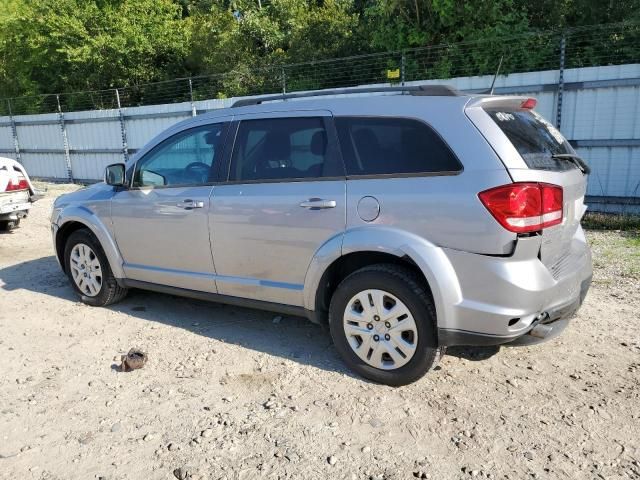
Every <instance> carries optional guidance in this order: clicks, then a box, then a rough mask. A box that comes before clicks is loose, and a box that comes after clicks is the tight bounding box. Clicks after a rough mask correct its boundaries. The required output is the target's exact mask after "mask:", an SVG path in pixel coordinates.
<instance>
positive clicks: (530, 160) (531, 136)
mask: <svg viewBox="0 0 640 480" xmlns="http://www.w3.org/2000/svg"><path fill="white" fill-rule="evenodd" d="M486 112H487V113H488V114H489V116H490V117H491V118H492V119H493V121H494V122H496V124H497V125H498V126H499V127H500V129H501V130H502V131H503V132H504V134H505V135H506V136H507V137H508V138H509V140H511V143H512V144H513V146H514V147H516V150H518V153H520V155H521V156H522V158H523V160H524V162H525V163H526V164H527V166H528V167H529V168H532V169H535V170H554V171H564V170H571V169H573V168H576V166H575V165H574V164H573V163H572V162H568V161H566V160H559V159H554V158H553V157H552V156H553V155H557V154H566V153H574V152H573V150H572V148H571V146H570V145H569V142H567V140H565V138H564V137H563V136H562V134H561V133H560V132H559V131H558V129H557V128H556V127H554V126H553V125H552V124H551V123H549V122H548V121H547V120H545V119H544V118H543V117H542V116H540V115H539V114H538V113H536V112H533V111H531V110H510V111H503V110H487V111H486Z"/></svg>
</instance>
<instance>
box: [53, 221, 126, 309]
mask: <svg viewBox="0 0 640 480" xmlns="http://www.w3.org/2000/svg"><path fill="white" fill-rule="evenodd" d="M64 261H65V271H66V272H67V276H68V277H69V280H71V284H72V286H73V288H74V290H75V291H76V292H77V293H78V294H79V295H80V298H81V300H82V302H84V303H86V304H87V305H92V306H96V307H102V306H105V305H110V304H112V303H116V302H119V301H120V300H122V299H123V298H124V297H125V295H126V294H127V289H126V288H122V287H120V286H119V285H118V283H117V282H116V279H115V277H114V276H113V272H112V271H111V268H110V266H109V262H108V261H107V257H106V255H105V254H104V251H103V250H102V247H101V246H100V242H99V241H98V239H97V238H96V237H95V235H94V234H93V233H91V232H90V231H89V230H85V229H81V230H76V231H75V232H73V233H72V234H71V235H70V236H69V238H68V239H67V243H66V245H65V249H64Z"/></svg>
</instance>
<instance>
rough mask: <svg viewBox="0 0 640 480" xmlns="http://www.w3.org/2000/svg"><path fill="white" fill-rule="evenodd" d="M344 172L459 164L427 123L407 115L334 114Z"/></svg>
mask: <svg viewBox="0 0 640 480" xmlns="http://www.w3.org/2000/svg"><path fill="white" fill-rule="evenodd" d="M336 127H337V129H338V137H339V139H340V147H341V148H342V155H343V157H344V161H345V164H346V169H347V175H352V176H354V175H393V174H419V173H448V172H458V171H460V170H462V165H461V164H460V162H459V161H458V159H457V158H456V157H455V155H454V154H453V152H452V151H451V149H449V147H448V146H447V145H446V144H445V143H444V141H443V140H442V139H441V138H440V136H439V135H438V134H437V133H436V132H435V131H434V130H433V129H432V128H431V127H429V126H428V125H427V124H425V123H423V122H420V121H418V120H414V119H409V118H393V117H380V118H369V117H336Z"/></svg>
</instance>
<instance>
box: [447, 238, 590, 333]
mask: <svg viewBox="0 0 640 480" xmlns="http://www.w3.org/2000/svg"><path fill="white" fill-rule="evenodd" d="M539 245H540V243H539V240H537V239H536V238H531V239H519V240H518V245H517V247H516V250H515V252H514V254H513V255H512V256H510V257H490V256H485V255H476V254H470V253H466V252H459V251H446V253H447V256H448V257H449V260H450V262H451V264H452V266H453V268H454V270H455V272H456V275H457V282H458V285H459V288H460V294H461V299H460V301H459V302H458V303H457V304H456V305H453V306H450V308H449V309H448V311H447V313H448V315H447V316H446V318H438V341H439V343H440V344H441V345H448V346H449V345H501V344H512V345H531V344H535V343H540V342H543V341H547V340H549V339H551V338H554V337H555V336H557V335H559V334H560V332H562V330H564V328H565V327H566V326H567V324H568V322H569V319H570V318H571V317H573V316H574V314H575V313H576V311H577V310H578V309H579V308H580V305H581V304H582V302H583V300H584V298H585V296H586V294H587V291H588V290H589V286H590V284H591V275H592V266H591V251H590V249H589V246H588V244H587V242H586V239H585V238H584V234H583V232H582V230H581V229H578V231H577V232H576V235H575V237H574V239H573V241H572V244H571V249H570V252H568V254H567V256H566V260H565V261H564V263H563V265H562V269H560V270H554V269H550V268H548V267H546V266H545V265H544V264H543V263H542V262H541V261H540V260H539V259H538V258H537V254H538V253H537V252H538V249H539Z"/></svg>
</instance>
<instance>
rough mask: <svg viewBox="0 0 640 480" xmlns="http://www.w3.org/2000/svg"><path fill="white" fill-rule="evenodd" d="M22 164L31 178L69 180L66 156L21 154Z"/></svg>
mask: <svg viewBox="0 0 640 480" xmlns="http://www.w3.org/2000/svg"><path fill="white" fill-rule="evenodd" d="M20 157H21V161H22V164H23V165H24V166H25V168H26V169H27V173H28V174H29V176H30V177H45V178H59V179H66V178H67V167H66V165H65V161H64V156H63V155H60V154H56V153H21V154H20Z"/></svg>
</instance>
